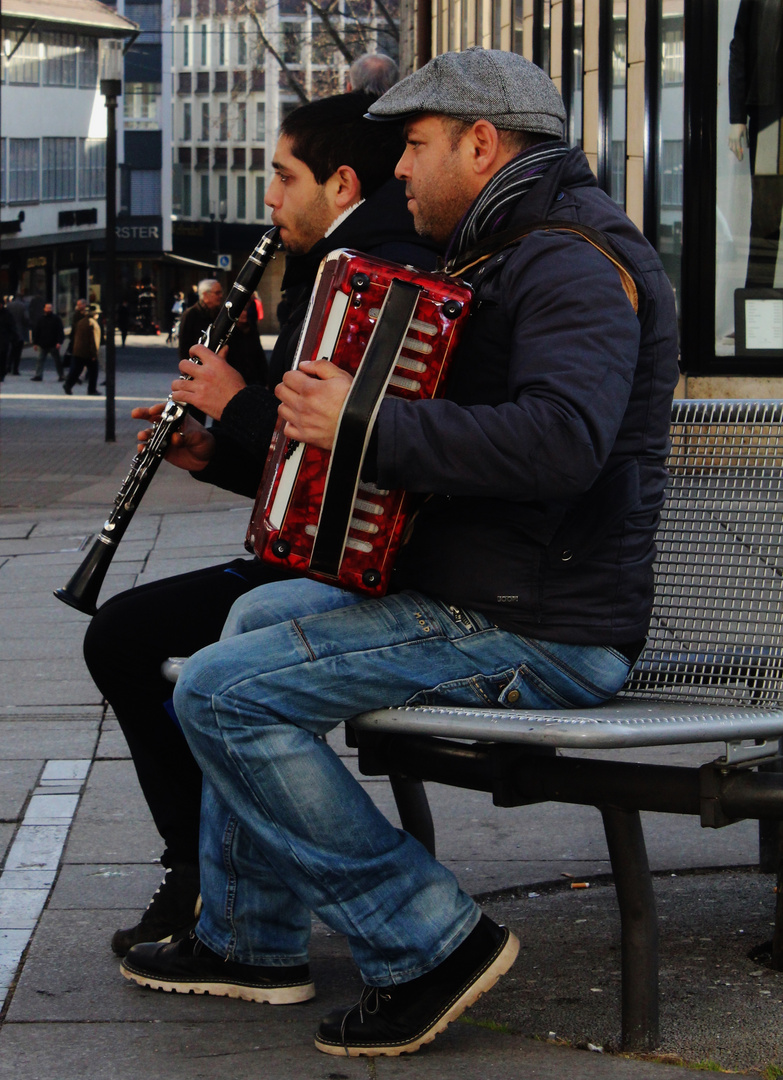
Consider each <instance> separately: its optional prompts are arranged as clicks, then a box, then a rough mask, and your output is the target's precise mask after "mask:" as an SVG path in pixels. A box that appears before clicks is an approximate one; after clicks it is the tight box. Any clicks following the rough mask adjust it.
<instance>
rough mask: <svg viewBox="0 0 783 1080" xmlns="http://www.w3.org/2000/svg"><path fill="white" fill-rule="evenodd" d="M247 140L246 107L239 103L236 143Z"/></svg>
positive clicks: (244, 104)
mask: <svg viewBox="0 0 783 1080" xmlns="http://www.w3.org/2000/svg"><path fill="white" fill-rule="evenodd" d="M246 140H247V105H246V103H245V102H244V101H240V102H239V104H238V105H237V142H245V141H246Z"/></svg>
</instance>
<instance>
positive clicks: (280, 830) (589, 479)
mask: <svg viewBox="0 0 783 1080" xmlns="http://www.w3.org/2000/svg"><path fill="white" fill-rule="evenodd" d="M370 115H371V116H372V117H373V118H375V119H377V120H378V121H379V122H383V121H396V122H404V124H405V131H406V149H405V152H404V154H403V157H402V158H401V160H400V162H399V164H398V166H397V175H398V176H399V177H401V178H403V179H404V180H405V182H406V186H407V195H408V208H409V209H410V211H411V213H412V214H413V218H414V222H415V225H416V228H417V229H418V230H419V231H420V232H421V233H424V234H427V235H428V236H430V237H432V238H433V239H434V240H436V241H437V242H438V243H440V244H442V245H444V247H445V248H446V254H447V267H448V269H450V270H451V271H452V272H453V273H456V274H459V275H460V276H461V277H463V278H464V279H465V280H467V281H469V282H470V284H471V285H472V286H473V289H474V292H475V298H474V300H473V302H472V305H471V316H470V318H469V320H468V323H467V330H466V332H465V335H464V337H463V339H462V341H461V342H460V345H459V347H458V349H457V352H456V355H455V358H454V362H453V367H452V369H451V373H450V376H449V383H448V387H447V393H446V397H445V398H444V399H442V400H437V401H427V400H420V401H408V400H403V399H402V398H397V397H387V398H386V399H384V400H383V402H382V403H381V406H380V409H379V411H378V415H377V417H376V419H375V421H374V424H373V428H372V431H371V433H370V437H369V438H368V449H367V454H366V457H365V462H364V469H363V478H364V480H365V481H372V482H373V483H375V484H376V485H377V486H378V487H380V488H403V489H407V490H409V491H412V492H417V493H420V494H421V495H422V496H426V498H423V499H422V505H421V507H420V510H419V513H418V515H417V516H416V518H415V521H414V525H413V530H412V534H411V537H410V540H409V542H408V544H407V546H406V547H405V548H404V549H403V553H402V555H401V557H400V558H399V559H398V564H397V566H396V570H395V576H394V579H393V584H392V587H391V589H390V591H389V593H388V594H387V595H386V596H385V597H383V598H382V599H375V598H372V599H368V598H366V597H364V596H360V595H357V594H353V593H348V592H344V591H342V590H340V589H338V588H334V587H331V586H328V585H324V584H321V583H318V582H314V581H310V580H305V579H303V580H299V581H288V582H283V583H280V584H273V585H267V586H263V587H261V588H260V589H257V590H254V591H252V592H249V593H246V594H245V595H244V596H243V597H242V598H241V599H240V600H238V601H237V602H236V603H235V604H234V607H233V608H232V610H231V613H230V614H229V617H228V620H227V622H226V625H225V628H224V630H223V635H222V640H221V641H220V642H218V643H217V644H216V645H211V646H209V647H208V648H206V649H203V650H202V651H201V652H199V653H197V654H196V655H195V656H193V657H191V659H190V660H189V661H188V662H187V663H186V664H185V666H184V669H183V672H182V675H181V677H180V681H179V682H178V684H177V689H176V692H175V697H174V705H175V709H176V713H177V716H178V718H179V720H180V722H181V724H182V727H183V730H184V732H185V735H186V737H187V738H188V741H189V742H190V745H191V748H192V749H193V752H194V754H195V756H196V758H197V759H198V761H199V763H200V765H201V767H202V769H203V772H204V800H203V804H202V805H203V807H204V812H203V816H202V855H203V859H208V860H211V872H210V875H209V882H208V887H207V888H206V889H205V887H204V886H205V881H206V879H205V877H204V875H203V874H202V899H203V903H204V911H205V912H206V915H204V914H202V917H201V920H200V922H199V925H198V927H197V928H196V934H197V936H198V939H199V941H198V945H197V947H196V949H192V950H190V951H191V953H192V954H193V956H195V953H196V951H197V949H199V948H202V947H203V948H204V949H209V948H215V943H216V942H218V939H219V944H220V945H221V946H222V947H223V948H224V953H223V955H224V956H225V955H226V953H225V948H226V943H228V960H227V961H226V963H225V964H224V965H223V966H222V967H220V968H218V967H215V969H214V970H215V971H216V973H217V974H216V976H215V977H216V978H220V980H221V981H222V982H223V983H225V982H227V981H230V980H231V978H232V975H233V974H234V973H235V971H236V970H237V969H238V968H241V969H242V972H243V977H244V979H245V982H244V985H248V982H247V972H248V971H249V970H251V971H252V972H253V973H254V978H253V980H252V984H253V987H254V988H255V989H256V990H257V994H256V995H255V996H254V1000H259V1001H260V1000H267V1001H270V1002H272V1003H275V1004H282V1003H286V1002H289V1003H290V1002H294V1001H302V1000H305V998H307V997H309V996H311V994H312V992H313V984H312V982H311V981H310V972H309V967H308V953H307V947H308V938H309V931H310V918H311V913H315V914H316V915H317V916H318V917H319V918H320V919H321V920H322V921H323V922H325V923H326V924H327V925H328V926H329V927H331V928H332V929H333V930H337V931H339V932H340V933H343V934H345V935H346V937H347V939H348V942H349V944H350V947H351V950H352V952H353V956H354V958H355V960H356V962H357V964H358V966H359V968H360V970H361V974H362V976H363V979H364V982H365V987H364V990H363V991H362V994H361V998H360V1000H359V1002H357V1003H356V1005H354V1006H353V1007H351V1008H347V1009H341V1010H338V1011H336V1012H334V1013H332V1014H330V1015H329V1016H327V1017H326V1018H325V1019H324V1020H322V1022H321V1024H320V1026H319V1028H318V1031H317V1033H316V1046H317V1048H318V1049H319V1050H321V1051H323V1052H325V1053H328V1054H335V1055H342V1054H348V1055H351V1056H357V1055H379V1054H385V1055H391V1056H396V1055H398V1054H401V1053H406V1052H408V1053H409V1052H412V1051H415V1050H417V1049H418V1048H419V1047H420V1046H421V1045H422V1044H424V1043H428V1042H430V1041H431V1040H432V1039H434V1038H435V1036H436V1035H437V1034H438V1033H439V1032H441V1031H443V1030H444V1028H445V1027H446V1026H447V1024H448V1023H449V1022H450V1021H451V1020H453V1019H455V1017H457V1016H459V1015H460V1014H461V1013H462V1012H463V1011H464V1009H465V1008H467V1007H468V1006H469V1005H471V1004H472V1003H473V1002H474V1001H475V1000H476V998H477V997H479V995H480V994H481V993H483V992H484V991H485V990H488V989H490V988H491V987H492V986H493V985H494V983H495V982H496V981H497V979H498V978H499V977H500V976H501V975H502V974H504V973H505V972H506V971H507V970H508V969H509V968H510V967H511V965H512V964H513V962H514V959H515V957H516V954H517V950H518V942H517V940H516V938H515V937H514V935H513V934H511V933H510V932H509V931H508V929H507V928H505V927H502V926H498V925H496V924H495V923H494V922H492V920H490V919H489V918H487V917H486V916H485V915H482V913H481V911H480V909H479V908H478V906H477V905H476V903H475V902H474V901H473V900H472V899H471V897H470V896H468V895H467V894H466V893H465V892H464V891H463V890H462V889H460V887H459V884H458V883H457V881H456V879H455V878H454V876H453V875H452V874H451V873H450V872H449V871H448V870H447V869H446V868H445V867H443V866H442V865H441V864H440V863H438V862H437V861H436V860H435V858H434V857H433V856H431V855H430V854H429V853H428V852H427V851H425V849H424V848H423V847H422V846H421V845H420V844H418V843H417V842H416V841H415V840H414V839H413V838H412V837H411V836H409V835H408V834H407V833H405V832H402V831H399V830H397V829H395V828H393V827H392V825H391V824H390V823H389V822H388V821H387V820H386V818H385V817H384V816H383V815H382V814H381V813H380V812H379V811H378V810H377V808H376V807H375V805H374V804H373V803H372V801H371V800H370V798H369V797H368V796H367V794H366V793H365V791H364V790H363V789H362V788H361V786H360V785H359V784H358V782H357V781H356V780H355V779H354V778H353V777H352V776H351V774H350V773H349V772H348V770H347V769H346V768H345V767H344V766H343V764H342V763H341V762H340V760H339V758H338V757H337V755H336V754H335V753H334V752H333V751H332V749H331V748H330V747H329V745H328V743H327V742H326V741H325V740H324V739H323V738H319V736H323V735H324V734H326V733H327V732H328V731H330V730H331V729H332V728H334V727H335V726H336V725H337V724H338V723H339V722H340V721H341V720H346V719H349V718H350V717H351V716H353V715H355V714H357V713H361V712H365V711H368V710H372V709H376V708H381V707H383V706H389V705H405V704H408V705H435V706H437V705H447V706H469V707H470V706H473V707H480V706H492V707H494V708H495V709H506V708H507V709H522V710H530V709H533V710H541V709H548V708H563V707H569V706H570V707H574V708H579V707H584V706H592V705H596V704H600V703H601V702H603V701H605V700H607V699H608V698H611V697H612V696H613V695H614V694H615V693H616V692H617V691H618V690H619V689H620V688H621V687H622V685H623V683H624V682H625V680H626V678H627V675H628V672H629V670H630V668H631V667H632V665H633V663H634V661H635V659H636V657H637V656H638V654H639V652H640V651H641V648H642V646H643V644H644V638H645V634H646V632H647V626H648V620H649V617H650V608H651V603H652V587H653V586H652V563H653V557H654V533H655V528H656V525H657V522H658V515H659V511H660V507H661V504H662V501H663V489H664V482H665V466H664V461H665V457H666V453H667V450H668V424H669V413H670V408H671V398H672V392H673V389H674V386H675V383H676V379H677V334H676V319H675V311H674V301H673V297H672V291H671V288H670V287H669V284H668V282H667V280H666V277H665V275H664V273H663V269H662V267H661V264H660V262H659V260H658V258H657V256H656V254H655V252H654V251H653V250H652V248H651V247H650V246H649V245H648V244H647V242H646V241H645V240H644V239H643V237H642V236H641V235H640V233H639V232H638V231H637V230H636V229H635V228H634V226H633V225H632V224H631V223H630V221H628V219H627V218H626V217H625V215H624V214H623V213H622V211H621V210H620V209H619V208H618V207H617V206H616V205H615V204H614V203H613V202H612V201H611V199H609V197H608V196H607V195H605V194H604V193H603V192H602V191H600V190H599V188H598V186H597V184H596V181H595V178H594V177H593V175H592V174H591V172H590V170H589V168H588V165H587V161H586V159H585V157H584V155H583V154H582V152H581V150H579V149H569V147H568V146H566V144H565V143H564V142H563V141H562V125H563V121H564V119H565V111H564V109H563V103H562V101H561V99H560V95H559V94H558V92H557V90H556V89H555V87H554V85H553V84H552V82H551V81H550V80H549V78H548V77H547V76H546V75H545V74H544V73H543V72H542V71H541V70H540V69H539V68H537V67H534V66H533V65H532V64H530V63H528V62H527V61H526V60H523V59H522V58H521V57H519V56H515V55H512V54H509V53H502V52H496V51H487V50H482V49H470V50H468V51H467V52H464V53H449V54H446V55H444V56H439V57H436V58H435V59H434V60H432V61H431V62H430V63H429V64H427V65H426V66H425V67H423V68H422V69H421V70H419V71H417V72H415V73H414V74H413V75H411V76H409V77H408V78H407V79H404V80H403V81H402V82H400V83H398V84H397V85H395V86H394V87H392V89H391V90H389V91H388V92H387V93H386V94H385V95H384V96H383V97H382V98H380V99H379V100H378V101H377V102H376V103H375V104H374V105H373V106H372V107H371V109H370ZM349 385H350V377H349V376H347V375H346V374H345V373H344V372H342V371H341V370H339V369H338V368H336V367H334V366H333V365H332V364H330V363H328V362H326V361H321V360H318V361H315V362H312V363H307V364H303V365H301V366H300V367H299V369H298V370H296V371H291V372H289V373H287V374H286V375H285V376H284V377H283V382H282V384H281V386H280V387H278V390H277V396H278V397H279V399H280V401H281V404H280V408H279V412H280V415H281V417H282V418H283V419H284V420H285V421H286V426H285V434H286V436H288V437H289V438H291V439H294V440H298V441H301V442H305V443H311V444H314V445H316V446H320V447H322V448H324V449H326V450H329V449H331V447H332V445H333V441H334V434H335V430H336V427H337V417H338V415H339V412H340V408H341V406H342V403H343V401H344V399H345V397H346V394H347V391H348V387H349ZM414 771H415V765H414ZM203 859H202V865H203ZM219 873H222V874H223V875H224V876H225V878H226V883H225V889H224V890H223V891H222V893H219V892H216V890H215V888H214V883H215V881H216V880H217V878H218V875H219ZM248 898H252V901H253V902H252V903H250V902H248ZM240 900H241V901H242V903H241V905H240ZM240 906H241V910H242V913H243V922H242V925H241V927H237V926H235V925H234V923H233V921H232V920H233V919H234V916H235V912H236V911H238V910H239V909H240ZM207 931H209V932H207ZM237 933H239V934H241V935H242V939H243V940H245V941H247V940H248V935H250V937H251V938H252V940H253V943H254V948H253V955H252V957H248V955H247V953H246V954H245V956H244V957H243V958H242V960H243V962H242V964H236V963H234V956H233V954H232V952H231V949H232V948H233V943H234V942H236V940H237V937H236V935H237ZM210 934H212V935H213V936H212V937H210ZM141 948H148V947H146V946H137V949H141ZM158 948H160V949H171V950H174V951H175V952H176V950H175V947H174V946H161V947H158ZM173 954H174V953H172V955H173ZM189 963H190V961H189ZM175 966H176V965H175V964H174V963H173V962H172V964H171V965H170V970H169V971H168V972H167V973H166V974H165V977H161V978H160V981H159V982H157V983H154V982H148V983H147V985H160V986H161V987H162V988H164V989H188V988H190V989H193V988H194V983H193V979H192V966H191V967H190V968H188V967H187V966H186V965H184V961H183V966H182V969H181V971H179V972H177V971H175V970H174V967H175ZM178 979H179V984H178ZM200 989H201V990H204V989H206V990H207V991H209V989H210V987H209V986H208V985H202V986H201V987H200ZM258 995H260V996H258ZM236 996H242V995H241V993H240V992H237V994H236Z"/></svg>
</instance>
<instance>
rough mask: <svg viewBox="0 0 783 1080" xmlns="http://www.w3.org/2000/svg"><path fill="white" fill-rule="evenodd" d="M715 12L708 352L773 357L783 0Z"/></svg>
mask: <svg viewBox="0 0 783 1080" xmlns="http://www.w3.org/2000/svg"><path fill="white" fill-rule="evenodd" d="M719 10H720V13H719V37H718V73H719V79H718V132H717V138H716V145H717V150H718V153H717V205H716V210H715V213H716V222H715V224H716V251H715V257H716V277H715V290H716V291H715V352H716V355H718V356H734V355H736V356H743V357H746V358H747V359H749V360H750V359H753V358H754V357H775V356H778V357H779V356H783V267H781V265H780V259H779V258H778V256H779V254H780V250H779V249H780V217H781V211H783V146H782V145H781V144H782V142H783V140H781V115H783V67H782V66H781V65H782V64H783V60H782V58H781V40H782V38H781V34H782V33H783V3H781V2H780V0H764V2H763V3H762V2H758V0H753V2H751V0H721V4H720V9H719ZM776 286H777V288H776Z"/></svg>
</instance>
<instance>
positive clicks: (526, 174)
mask: <svg viewBox="0 0 783 1080" xmlns="http://www.w3.org/2000/svg"><path fill="white" fill-rule="evenodd" d="M569 149H570V148H569V147H568V146H567V145H566V144H565V143H561V142H557V143H548V144H544V145H543V146H541V145H538V146H534V147H531V148H530V149H529V150H523V151H522V153H521V154H519V155H518V156H517V157H515V158H514V159H513V160H512V161H509V162H508V164H507V165H504V166H503V168H502V169H500V171H499V172H497V173H495V175H494V176H493V177H492V179H491V180H490V182H489V183H488V184H487V186H486V187H485V188H484V189H483V190H482V191H481V194H480V195H479V196H478V198H477V199H476V201H475V202H474V203H473V205H472V206H471V208H470V210H469V211H468V213H467V214H466V215H465V217H464V218H463V219H462V221H461V222H460V224H459V226H458V228H457V230H456V232H455V233H454V236H453V237H452V238H451V242H450V243H449V249H448V251H447V253H446V262H447V264H451V263H453V262H454V261H455V260H457V259H459V258H460V257H461V256H462V255H463V254H464V253H465V252H466V251H469V250H470V249H471V248H472V247H475V245H476V244H477V243H478V241H479V240H480V239H481V238H482V237H484V236H487V235H489V234H491V233H494V232H496V231H497V230H498V229H499V228H500V226H501V225H502V224H503V222H504V219H505V217H506V215H507V214H508V212H509V210H511V208H512V207H513V206H514V205H515V204H516V203H517V202H518V201H519V200H520V199H521V198H522V196H523V195H526V194H527V192H528V191H529V190H530V189H531V188H532V187H533V185H534V184H535V182H536V180H539V179H540V178H541V177H542V176H543V174H544V173H545V172H546V171H547V169H549V168H550V167H551V166H552V165H554V164H555V162H557V161H560V160H561V158H563V157H565V155H566V154H567V153H568V152H569Z"/></svg>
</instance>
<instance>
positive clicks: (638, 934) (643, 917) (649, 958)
mask: <svg viewBox="0 0 783 1080" xmlns="http://www.w3.org/2000/svg"><path fill="white" fill-rule="evenodd" d="M601 815H602V817H603V819H604V829H605V831H606V842H607V845H608V847H609V858H610V859H611V861H612V873H613V875H614V884H615V889H616V890H617V902H618V904H619V907H620V926H621V939H622V965H621V966H622V980H623V985H622V1048H623V1050H637V1051H638V1050H654V1049H655V1047H656V1046H657V1045H658V919H657V915H656V909H655V895H654V893H653V887H652V877H651V875H650V866H649V863H648V861H647V849H646V848H645V845H644V834H643V832H642V823H641V819H640V817H639V813H638V811H636V810H619V809H617V808H616V807H602V808H601Z"/></svg>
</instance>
